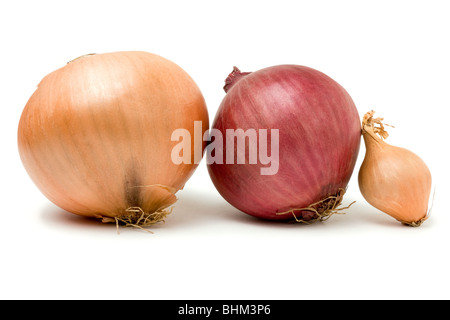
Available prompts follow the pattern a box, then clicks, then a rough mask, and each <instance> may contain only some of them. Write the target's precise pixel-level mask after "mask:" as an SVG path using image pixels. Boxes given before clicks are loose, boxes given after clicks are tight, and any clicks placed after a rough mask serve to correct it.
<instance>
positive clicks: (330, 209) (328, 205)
mask: <svg viewBox="0 0 450 320" xmlns="http://www.w3.org/2000/svg"><path fill="white" fill-rule="evenodd" d="M345 192H346V190H345V189H342V188H340V189H339V192H338V193H337V194H336V195H333V196H329V197H326V198H325V199H322V200H320V201H317V202H314V203H312V204H310V205H309V206H308V207H305V208H291V209H289V210H287V211H283V212H277V213H276V214H277V215H285V214H292V216H293V217H294V219H295V221H296V222H301V223H306V224H312V223H314V222H317V221H326V220H328V219H329V218H330V217H331V216H332V215H333V214H345V212H342V210H346V209H348V208H350V207H351V206H352V205H353V204H354V203H355V202H356V201H353V202H352V203H350V204H349V205H348V206H346V207H339V206H340V205H341V204H342V199H343V197H344V194H345ZM304 211H310V212H313V213H314V216H313V218H312V219H308V220H305V219H302V218H299V217H301V216H302V213H303V212H304ZM296 212H297V214H296Z"/></svg>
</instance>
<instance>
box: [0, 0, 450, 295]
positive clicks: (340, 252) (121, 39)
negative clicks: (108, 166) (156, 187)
mask: <svg viewBox="0 0 450 320" xmlns="http://www.w3.org/2000/svg"><path fill="white" fill-rule="evenodd" d="M449 16H450V7H449V5H448V1H433V0H427V1H392V0H390V1H298V0H297V1H283V0H277V1H261V0H260V1H243V0H239V1H234V0H227V1H195V0H191V1H169V0H164V1H131V0H127V1H71V2H69V1H2V2H1V4H0V32H1V34H0V35H1V37H0V38H1V43H2V49H1V51H0V107H1V110H2V116H1V117H0V121H1V126H0V130H1V134H0V139H1V149H2V150H3V152H2V155H1V157H0V159H1V163H2V165H1V166H0V173H1V179H0V188H1V192H0V195H1V202H0V298H2V299H16V298H25V299H54V298H56V299H449V298H450V289H449V287H450V256H449V249H448V247H449V245H450V224H449V223H450V213H449V209H448V204H449V202H448V200H447V196H448V194H450V190H449V187H448V179H449V174H448V158H447V157H448V152H447V149H448V147H449V143H448V142H449V133H448V128H447V126H448V119H449V116H450V112H449V108H450V94H449V90H450V80H449V74H450V62H449V61H450V58H449V57H450V41H449V32H450V19H449ZM122 50H143V51H149V52H153V53H157V54H159V55H162V56H164V57H166V58H168V59H170V60H172V61H174V62H176V63H177V64H178V65H180V66H181V67H182V68H183V69H185V70H186V71H187V72H188V73H189V74H190V75H191V76H192V77H193V79H194V80H195V81H196V82H197V84H198V85H199V87H200V88H201V90H202V92H203V94H204V96H205V99H206V101H207V105H208V109H209V114H210V119H211V121H212V119H213V117H214V115H215V112H216V110H217V107H218V105H219V104H220V101H221V100H222V98H223V96H224V92H223V90H222V87H223V84H224V79H225V78H226V76H227V75H228V73H229V72H230V71H231V69H232V67H233V66H234V65H236V66H238V67H239V68H240V69H241V70H243V71H255V70H258V69H261V68H264V67H268V66H271V65H276V64H284V63H293V64H300V65H306V66H310V67H313V68H316V69H318V70H320V71H322V72H324V73H326V74H328V75H329V76H331V77H332V78H334V79H335V80H336V81H338V82H339V83H340V84H341V85H343V86H344V87H345V88H346V89H347V91H348V92H349V93H350V95H351V96H352V97H353V99H354V101H355V103H356V105H357V108H358V111H359V113H360V115H361V116H362V115H363V114H364V113H365V112H367V111H369V110H370V109H374V110H376V112H377V113H376V115H378V116H382V117H384V118H385V121H386V122H387V123H390V124H393V125H395V129H390V137H389V140H388V142H389V143H391V144H394V145H398V146H402V147H405V148H408V149H410V150H412V151H414V152H415V153H417V154H419V155H420V156H421V157H422V158H423V159H424V160H425V162H426V163H427V164H428V166H429V167H430V169H431V171H432V173H433V179H434V187H435V190H436V196H435V200H434V207H433V211H432V215H431V218H430V219H429V220H428V221H427V222H425V223H424V224H423V225H422V226H421V227H420V228H409V227H405V226H403V225H401V224H400V223H398V222H396V221H395V220H394V219H392V218H391V217H389V216H387V215H386V214H384V213H381V212H380V211H378V210H376V209H375V208H373V207H371V206H370V205H368V204H367V203H366V202H365V201H364V199H363V198H362V196H361V194H360V192H359V188H358V184H357V180H356V177H357V172H358V170H359V166H360V164H361V162H362V160H363V156H364V153H365V149H364V145H363V144H362V145H361V151H360V155H359V158H358V163H357V165H356V168H355V173H354V175H353V177H352V180H351V182H350V185H349V188H348V193H347V196H346V198H345V200H344V204H348V203H349V202H351V201H354V200H356V201H357V202H356V204H354V205H353V206H352V207H351V208H350V209H349V210H347V214H346V215H339V216H333V217H332V218H331V219H330V220H328V221H326V222H324V223H317V224H314V225H310V226H307V225H298V224H289V225H286V224H279V223H269V222H264V221H260V220H257V219H255V218H252V217H250V216H247V215H245V214H243V213H241V212H239V211H237V210H236V209H234V208H233V207H231V205H229V204H228V203H227V202H225V200H223V199H222V198H221V197H220V195H219V194H218V193H217V192H216V190H215V188H214V186H213V185H212V183H211V182H210V179H209V176H208V174H207V171H206V166H205V162H204V161H203V162H202V163H201V165H200V167H199V168H198V170H197V171H196V173H195V174H194V176H193V177H192V179H191V180H190V181H189V182H188V183H187V184H186V187H185V189H184V190H183V191H180V192H179V193H178V197H179V201H178V202H177V203H176V205H175V210H174V212H173V213H172V215H171V216H169V217H168V218H167V220H166V223H165V224H160V225H157V226H155V227H153V228H152V230H153V231H154V234H149V233H146V232H142V231H140V230H137V229H132V228H126V229H125V228H122V229H121V230H120V235H118V234H117V233H116V230H115V226H113V225H103V224H101V223H98V222H97V221H91V220H86V219H83V218H80V217H78V216H75V215H72V214H69V213H67V212H64V211H63V210H61V209H59V208H57V207H56V206H54V205H53V204H51V203H50V202H49V201H48V200H47V199H46V198H45V197H44V196H43V195H41V193H40V192H39V191H38V189H37V188H36V187H35V186H34V184H33V183H32V181H31V180H30V179H29V177H28V175H27V173H26V172H25V170H24V169H23V166H22V164H21V162H20V158H19V155H18V151H17V138H16V136H17V124H18V120H19V117H20V114H21V111H22V109H23V107H24V105H25V104H26V102H27V100H28V98H29V97H30V96H31V94H32V93H33V91H34V89H35V87H36V85H37V84H38V82H39V81H40V80H41V79H42V78H43V77H44V76H45V75H46V74H48V73H49V72H51V71H53V70H55V69H57V68H59V67H61V66H63V65H64V64H65V63H66V62H67V61H69V60H72V59H74V58H76V57H78V56H80V55H83V54H86V53H92V52H95V53H103V52H111V51H122ZM324 125H326V124H324Z"/></svg>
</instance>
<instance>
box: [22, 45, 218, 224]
mask: <svg viewBox="0 0 450 320" xmlns="http://www.w3.org/2000/svg"><path fill="white" fill-rule="evenodd" d="M194 121H202V125H203V131H206V130H207V129H208V126H209V123H208V113H207V109H206V104H205V100H204V98H203V95H202V93H201V92H200V89H199V88H198V87H197V85H196V84H195V82H194V81H193V80H192V78H191V77H190V76H189V75H188V74H187V73H186V72H185V71H184V70H183V69H181V68H180V67H179V66H178V65H176V64H175V63H173V62H171V61H169V60H167V59H165V58H163V57H160V56H158V55H155V54H151V53H148V52H141V51H124V52H113V53H105V54H96V55H89V56H86V57H81V58H79V59H76V60H73V61H72V62H70V63H68V64H67V65H66V66H64V67H63V68H60V69H58V70H56V71H54V72H52V73H50V74H49V75H47V76H46V77H45V78H44V79H43V80H42V81H41V83H40V84H39V85H38V88H37V89H36V91H35V92H34V94H33V95H32V96H31V98H30V99H29V101H28V103H27V104H26V106H25V108H24V110H23V113H22V116H21V118H20V122H19V128H18V147H19V153H20V156H21V159H22V162H23V165H24V166H25V169H26V171H27V172H28V174H29V175H30V177H31V179H32V180H33V181H34V183H35V184H36V185H37V186H38V188H39V189H40V190H41V191H42V193H43V194H44V195H45V196H46V197H47V198H48V199H49V200H51V201H52V202H53V203H55V204H56V205H58V206H59V207H61V208H63V209H64V210H66V211H69V212H72V213H75V214H78V215H83V216H88V217H97V218H108V217H110V218H114V217H124V216H126V215H127V212H129V211H127V209H129V208H130V207H131V208H140V210H142V211H143V212H146V213H152V212H155V211H158V210H161V209H163V208H165V207H167V206H169V205H170V204H172V203H173V202H175V201H176V197H175V195H174V194H175V192H176V191H178V190H179V189H180V188H182V187H183V186H184V184H185V183H186V181H187V180H188V179H189V177H190V176H191V175H192V174H193V172H194V170H195V169H196V167H197V165H198V164H196V163H194V161H192V163H191V164H180V165H175V164H174V163H173V162H172V161H171V150H172V148H173V146H174V145H175V144H176V142H171V134H172V132H173V131H174V130H175V129H179V128H184V129H186V130H189V132H190V133H191V134H192V135H193V131H194ZM193 145H194V141H192V148H193ZM203 147H205V144H203ZM192 154H193V153H192Z"/></svg>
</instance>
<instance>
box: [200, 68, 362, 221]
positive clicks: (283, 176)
mask: <svg viewBox="0 0 450 320" xmlns="http://www.w3.org/2000/svg"><path fill="white" fill-rule="evenodd" d="M225 83H226V84H225V88H224V89H225V91H226V92H227V94H226V96H225V97H224V99H223V101H222V103H221V105H220V107H219V110H218V112H217V114H216V117H215V119H214V123H213V125H212V129H211V144H210V145H209V146H208V148H207V156H208V171H209V174H210V176H211V179H212V181H213V183H214V185H215V187H216V188H217V190H218V191H219V193H220V194H221V195H222V196H223V197H224V198H225V200H227V201H228V202H229V203H230V204H232V205H233V206H235V207H236V208H237V209H239V210H241V211H243V212H245V213H247V214H249V215H252V216H255V217H259V218H263V219H269V220H294V219H295V220H297V221H302V222H307V221H309V222H313V221H317V220H324V219H326V218H328V217H329V216H330V215H331V214H333V213H336V212H338V211H339V210H340V209H343V208H339V209H338V207H339V205H340V204H341V202H342V198H343V195H344V193H345V190H346V187H347V184H348V182H349V179H350V177H351V175H352V172H353V170H354V166H355V163H356V159H357V156H358V152H359V147H360V141H361V127H360V120H359V116H358V112H357V109H356V107H355V105H354V103H353V101H352V99H351V97H350V96H349V94H348V93H347V92H346V91H345V89H344V88H343V87H342V86H340V85H339V84H338V83H337V82H335V81H334V80H333V79H331V78H330V77H328V76H327V75H325V74H323V73H321V72H319V71H317V70H314V69H311V68H308V67H304V66H297V65H280V66H273V67H269V68H265V69H262V70H259V71H256V72H252V73H242V72H240V71H239V69H237V68H235V69H234V70H233V72H232V73H231V74H230V75H229V77H228V78H227V80H226V81H225ZM227 130H228V133H232V132H234V135H231V134H227ZM219 133H220V134H219ZM220 135H222V136H224V137H225V138H224V139H225V140H226V141H225V143H224V144H223V148H220V147H219V145H220V144H218V143H215V142H216V139H218V138H217V137H219V136H220ZM213 137H214V138H213ZM244 138H245V139H246V140H247V141H248V143H247V146H248V148H247V149H248V153H246V154H245V158H244V157H243V156H242V143H241V146H238V144H239V140H240V141H241V142H242V141H243V139H244ZM277 139H278V140H277ZM256 150H257V151H258V153H257V155H258V156H259V158H258V159H257V161H255V156H254V153H255V152H256ZM261 150H262V151H263V152H262V153H261ZM265 151H267V153H264V152H265ZM269 151H270V152H269ZM230 153H231V155H230ZM269 153H270V156H269ZM239 154H241V155H239ZM252 154H253V155H252ZM221 155H223V156H222V157H221ZM235 156H236V158H237V160H236V161H232V160H234V159H235V158H234V157H235ZM225 157H226V160H225V159H224V160H223V162H222V163H221V162H220V160H222V158H225ZM244 160H245V161H244Z"/></svg>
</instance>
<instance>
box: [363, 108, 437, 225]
mask: <svg viewBox="0 0 450 320" xmlns="http://www.w3.org/2000/svg"><path fill="white" fill-rule="evenodd" d="M374 113H375V112H374V111H370V112H368V113H366V114H365V115H364V118H363V122H362V133H363V137H364V142H365V145H366V155H365V157H364V161H363V163H362V165H361V168H360V170H359V175H358V182H359V188H360V190H361V193H362V195H363V196H364V198H365V199H366V200H367V202H369V203H370V204H371V205H372V206H374V207H375V208H377V209H379V210H381V211H383V212H385V213H387V214H389V215H390V216H392V217H393V218H395V219H397V220H398V221H400V222H402V223H403V224H406V225H410V226H413V227H418V226H420V225H421V224H422V223H423V222H424V221H425V220H426V219H427V218H428V215H429V211H428V200H429V197H430V192H431V173H430V170H429V169H428V167H427V165H426V164H425V162H424V161H423V160H422V159H421V158H420V157H419V156H418V155H416V154H415V153H413V152H411V151H410V150H407V149H405V148H400V147H396V146H392V145H390V144H388V143H386V142H385V141H383V139H386V138H387V137H388V133H387V131H386V130H385V129H384V125H383V123H382V121H383V118H374V117H373V115H374Z"/></svg>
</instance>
